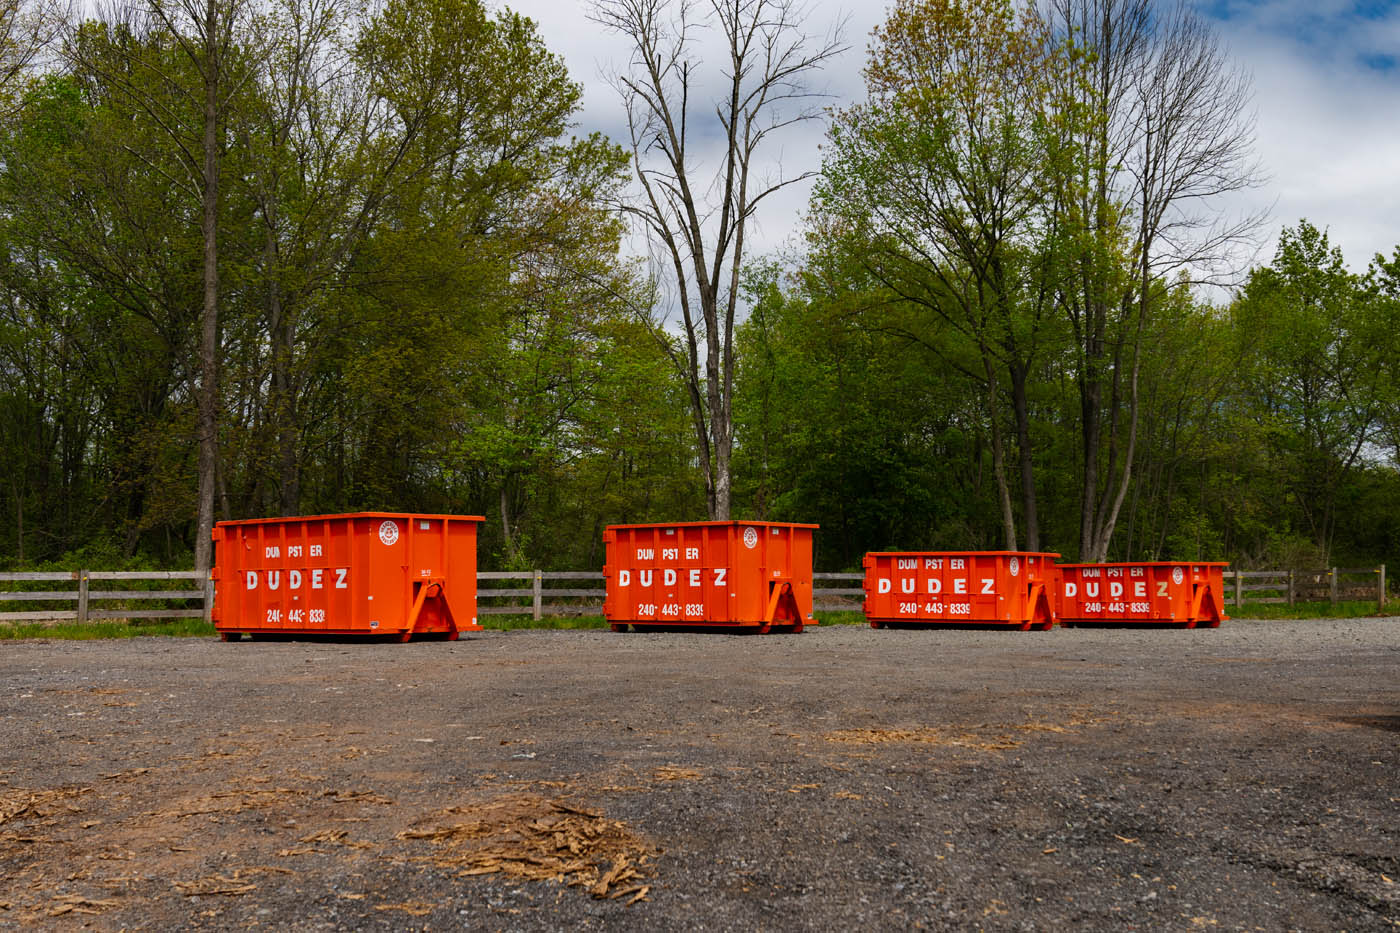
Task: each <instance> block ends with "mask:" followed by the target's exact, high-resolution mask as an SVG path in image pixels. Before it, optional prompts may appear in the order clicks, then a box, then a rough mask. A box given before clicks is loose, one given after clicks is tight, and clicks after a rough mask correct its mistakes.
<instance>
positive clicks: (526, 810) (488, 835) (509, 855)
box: [396, 794, 654, 903]
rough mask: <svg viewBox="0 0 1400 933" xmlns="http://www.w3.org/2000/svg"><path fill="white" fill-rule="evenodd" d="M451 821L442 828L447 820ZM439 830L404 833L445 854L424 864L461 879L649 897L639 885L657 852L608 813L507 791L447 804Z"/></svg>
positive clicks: (596, 894)
mask: <svg viewBox="0 0 1400 933" xmlns="http://www.w3.org/2000/svg"><path fill="white" fill-rule="evenodd" d="M447 818H451V819H453V822H450V823H446V824H445V825H444V823H443V820H444V819H447ZM433 822H435V823H436V825H430V826H427V827H422V828H414V829H408V830H404V831H403V832H400V833H399V834H398V835H397V836H396V838H397V839H401V840H408V841H412V840H426V841H428V842H431V843H433V844H434V845H435V846H436V847H437V848H439V849H440V850H441V851H439V852H437V853H435V854H433V855H431V856H427V857H426V859H427V860H428V861H431V862H432V864H433V865H435V866H437V867H439V868H451V869H456V871H457V874H458V876H459V877H464V878H465V877H471V876H474V875H489V874H494V873H496V872H500V873H501V874H504V875H507V876H510V877H512V878H523V879H527V880H530V881H553V882H557V883H559V884H564V885H567V886H568V887H583V888H584V889H586V890H587V891H588V893H589V894H590V895H592V896H593V897H596V898H608V899H615V898H619V897H626V896H629V895H630V896H631V897H632V901H631V902H632V903H635V902H636V901H638V900H642V899H643V898H645V897H646V892H647V890H649V888H648V887H647V886H646V885H644V884H641V883H640V880H641V879H642V878H643V877H644V876H645V875H644V873H645V872H646V870H647V863H648V861H649V860H650V858H651V857H652V855H653V854H654V852H653V851H652V849H651V847H650V846H648V845H647V844H646V843H645V842H644V841H643V840H642V839H641V837H639V836H638V835H637V834H636V833H634V832H633V831H632V830H631V829H629V828H628V827H627V826H626V825H625V824H623V823H621V822H619V821H617V820H609V819H606V818H605V817H604V816H603V814H602V812H600V811H596V810H590V809H587V808H584V807H580V806H579V805H577V804H573V803H569V802H566V801H563V800H550V799H548V798H545V797H541V796H539V795H536V794H507V795H504V796H501V797H497V798H495V799H492V800H488V801H485V802H483V803H478V804H472V805H467V806H456V807H449V808H448V809H447V810H446V811H444V813H443V814H442V817H440V818H439V819H438V820H435V821H433Z"/></svg>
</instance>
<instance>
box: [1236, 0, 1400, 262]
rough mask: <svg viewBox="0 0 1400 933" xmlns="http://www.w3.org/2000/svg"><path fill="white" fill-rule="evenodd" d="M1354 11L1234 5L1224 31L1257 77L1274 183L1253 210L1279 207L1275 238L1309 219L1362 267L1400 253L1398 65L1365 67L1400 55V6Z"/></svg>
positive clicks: (1261, 143)
mask: <svg viewBox="0 0 1400 933" xmlns="http://www.w3.org/2000/svg"><path fill="white" fill-rule="evenodd" d="M1373 6H1377V5H1374V4H1373ZM1357 7H1358V4H1356V3H1351V2H1339V0H1327V2H1299V0H1266V2H1262V3H1252V4H1239V3H1230V4H1227V9H1228V13H1229V15H1228V16H1227V18H1224V19H1219V20H1216V21H1215V25H1216V28H1217V29H1218V30H1219V32H1220V34H1221V36H1222V38H1223V39H1224V40H1225V42H1226V43H1227V44H1228V45H1229V48H1230V51H1231V53H1232V54H1233V56H1234V58H1235V60H1236V61H1237V62H1238V63H1239V64H1240V65H1241V66H1242V67H1244V68H1245V69H1246V70H1248V71H1250V72H1252V74H1253V76H1254V87H1255V101H1256V105H1257V110H1258V136H1257V145H1256V151H1257V153H1258V155H1259V158H1260V160H1261V162H1262V163H1263V167H1264V169H1265V171H1266V172H1267V173H1268V174H1269V176H1270V179H1269V182H1268V183H1267V184H1266V185H1265V186H1264V187H1263V188H1262V189H1260V190H1258V191H1255V192H1252V193H1251V195H1250V196H1249V203H1251V204H1252V205H1261V206H1269V205H1272V207H1273V211H1272V219H1271V223H1270V234H1271V235H1270V242H1271V243H1272V241H1273V240H1274V239H1276V237H1277V233H1278V231H1279V229H1280V228H1281V227H1283V226H1293V225H1295V224H1297V222H1298V221H1299V219H1300V218H1304V217H1306V218H1307V219H1308V220H1309V221H1310V222H1311V223H1313V224H1315V225H1316V226H1319V227H1323V228H1326V229H1327V230H1328V231H1329V234H1330V236H1331V240H1332V243H1333V244H1334V245H1336V246H1339V247H1341V249H1342V252H1343V255H1345V256H1346V258H1347V261H1348V263H1349V264H1350V265H1351V266H1352V267H1353V268H1355V269H1357V270H1360V269H1363V268H1364V267H1365V266H1366V264H1367V263H1368V262H1369V261H1370V259H1371V257H1372V256H1373V255H1374V254H1376V253H1378V252H1380V253H1385V254H1387V255H1389V254H1390V253H1391V252H1393V251H1394V249H1395V248H1396V246H1397V245H1400V222H1397V218H1400V185H1397V184H1396V181H1395V179H1396V178H1397V177H1400V119H1397V115H1400V80H1397V79H1400V69H1397V68H1396V67H1394V66H1392V67H1391V68H1389V69H1380V70H1378V69H1376V68H1374V67H1369V66H1368V65H1367V64H1366V61H1365V56H1383V55H1386V54H1389V55H1393V56H1400V8H1397V7H1396V6H1392V7H1391V9H1390V10H1389V11H1388V12H1386V13H1385V14H1383V15H1381V16H1379V17H1366V16H1363V15H1359V14H1358V13H1357V12H1356V9H1357ZM1267 253H1268V254H1267V255H1265V256H1263V257H1261V258H1262V260H1263V261H1268V259H1269V258H1270V256H1271V255H1272V247H1271V246H1270V248H1269V249H1268V250H1267Z"/></svg>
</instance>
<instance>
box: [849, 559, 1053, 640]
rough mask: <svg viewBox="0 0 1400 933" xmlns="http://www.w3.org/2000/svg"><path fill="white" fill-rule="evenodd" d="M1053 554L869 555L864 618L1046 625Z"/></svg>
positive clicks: (1049, 619) (880, 621) (1049, 617)
mask: <svg viewBox="0 0 1400 933" xmlns="http://www.w3.org/2000/svg"><path fill="white" fill-rule="evenodd" d="M1057 556H1058V555H1055V554H1047V553H1039V552H1022V551H1015V552H1011V551H981V552H979V551H962V552H954V551H944V552H927V551H909V552H888V553H871V554H867V555H866V557H865V560H864V561H863V564H864V567H865V581H864V589H865V592H866V600H865V614H866V617H867V618H868V619H869V620H870V621H871V622H872V623H873V624H876V625H883V624H886V623H914V622H918V623H927V622H949V623H977V624H991V625H1017V626H1025V625H1028V624H1031V623H1032V622H1034V623H1035V624H1036V625H1039V626H1041V627H1047V626H1049V625H1050V624H1052V623H1053V620H1054V614H1053V612H1048V611H1046V609H1045V606H1046V605H1047V602H1046V600H1049V599H1052V598H1053V591H1050V590H1048V589H1047V586H1048V584H1049V583H1050V581H1051V579H1052V577H1053V560H1054V558H1055V557H1057ZM1042 593H1043V594H1045V596H1044V600H1042V598H1041V594H1042ZM1033 597H1034V601H1033Z"/></svg>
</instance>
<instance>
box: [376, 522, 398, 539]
mask: <svg viewBox="0 0 1400 933" xmlns="http://www.w3.org/2000/svg"><path fill="white" fill-rule="evenodd" d="M379 540H380V541H383V542H384V543H385V544H393V543H394V542H395V541H397V540H399V526H398V525H396V524H394V523H393V522H391V521H385V522H384V523H383V524H382V525H380V526H379Z"/></svg>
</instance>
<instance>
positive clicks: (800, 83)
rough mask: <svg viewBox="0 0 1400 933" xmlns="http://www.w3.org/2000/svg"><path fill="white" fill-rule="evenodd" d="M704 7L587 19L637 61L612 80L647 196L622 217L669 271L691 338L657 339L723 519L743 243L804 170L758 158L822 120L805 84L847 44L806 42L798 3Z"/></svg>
mask: <svg viewBox="0 0 1400 933" xmlns="http://www.w3.org/2000/svg"><path fill="white" fill-rule="evenodd" d="M706 6H707V7H708V9H707V11H706V12H705V13H704V14H703V15H701V16H700V17H699V19H697V18H696V4H693V3H692V2H690V0H599V2H597V3H596V5H595V6H594V8H593V17H594V19H595V20H596V21H597V22H599V23H601V24H602V25H604V26H606V27H607V28H609V29H612V30H614V31H616V32H618V33H620V34H621V35H622V36H623V37H625V38H626V40H627V41H628V43H629V44H630V45H631V46H632V60H631V62H630V65H629V67H628V69H627V70H626V71H625V72H622V73H620V74H618V75H617V77H616V78H615V84H616V87H617V90H618V93H619V94H620V95H621V97H622V101H623V105H624V107H625V109H626V113H627V127H628V132H629V140H628V141H629V142H630V145H631V149H632V154H633V159H634V163H633V166H634V170H635V172H636V177H637V181H638V183H639V184H640V187H641V197H640V199H639V200H637V201H634V202H629V203H627V204H626V205H625V206H624V211H625V212H626V214H627V215H628V216H630V217H632V218H633V219H635V220H636V221H638V222H639V223H640V224H641V226H642V228H643V229H644V230H645V232H646V233H647V235H648V237H649V238H654V241H655V242H656V244H657V246H658V248H659V251H660V253H661V256H662V261H663V262H664V263H665V264H667V266H668V267H669V271H668V273H667V277H668V278H669V279H670V281H671V284H672V286H673V287H674V289H675V291H674V298H675V301H676V303H677V304H678V305H679V306H680V311H681V323H682V334H681V337H682V341H683V343H682V345H681V346H680V347H676V346H675V345H674V344H673V342H672V341H671V340H670V339H669V337H668V336H666V335H665V334H663V333H659V332H658V339H659V340H660V341H661V343H662V346H663V347H665V348H666V349H667V352H668V355H669V356H670V358H671V360H672V362H673V364H674V365H675V367H676V369H677V371H678V372H679V373H680V374H681V375H682V376H683V377H684V379H685V383H686V387H687V392H688V395H689V401H690V409H691V421H692V427H693V430H694V433H695V439H696V449H697V451H698V452H699V456H700V468H701V470H702V472H703V473H704V475H705V492H706V499H707V506H708V511H709V516H710V518H712V519H727V518H729V517H730V511H731V496H732V480H731V457H732V454H733V448H734V427H733V396H734V320H735V314H736V311H737V308H738V302H739V297H740V281H739V277H740V272H741V270H742V269H743V267H744V261H745V256H746V253H745V250H746V243H745V236H746V234H747V232H748V228H749V223H750V221H752V219H753V217H754V215H755V213H756V212H757V210H758V208H759V207H760V206H761V205H762V204H763V202H764V201H765V200H767V199H768V198H769V197H770V196H772V195H773V194H774V193H776V192H777V191H779V190H781V189H782V188H784V187H786V186H788V185H791V184H794V183H795V182H799V181H802V180H804V179H806V178H807V177H809V174H810V173H802V174H799V175H796V176H790V177H786V178H783V177H779V178H776V179H769V178H764V177H762V175H761V174H760V171H759V169H760V166H759V164H758V161H757V160H758V159H759V157H760V153H761V152H762V151H764V150H765V149H766V148H768V146H769V145H770V144H771V143H772V142H773V141H774V137H775V136H776V135H777V134H779V133H781V132H782V131H783V130H784V129H787V128H789V127H792V126H794V125H796V124H799V123H802V122H804V121H807V120H811V119H814V118H815V117H816V116H817V115H818V111H817V110H816V108H815V107H814V106H813V105H812V101H813V99H814V97H815V96H816V95H814V94H813V92H812V91H811V90H810V89H809V87H808V85H807V83H806V82H807V81H808V80H809V78H810V77H811V75H812V73H813V72H815V71H816V70H818V69H820V68H821V67H822V66H823V65H824V64H825V63H826V62H827V61H828V60H829V59H830V58H831V57H832V56H833V55H836V54H837V53H839V52H840V51H842V49H843V46H842V44H841V41H840V30H839V29H836V30H833V32H831V33H830V34H828V35H827V36H825V37H824V38H815V37H814V36H812V35H811V34H809V33H807V32H806V31H805V30H804V24H805V21H806V19H807V16H808V11H807V10H806V9H805V8H804V7H802V6H801V5H800V4H799V3H796V2H794V0H709V2H708V3H707V4H706ZM707 26H714V27H716V29H717V32H718V33H719V35H720V36H721V37H722V40H723V44H724V47H723V52H722V55H723V60H724V65H723V68H722V77H723V80H722V84H721V85H719V90H718V93H716V95H715V98H714V101H713V104H712V106H713V108H714V125H715V126H716V127H717V129H718V136H719V139H720V142H719V152H718V153H717V162H718V167H717V169H716V170H715V173H714V175H713V177H712V178H710V179H706V177H705V176H704V172H703V169H702V168H701V166H702V164H703V160H704V157H705V156H707V155H710V153H707V152H703V151H701V152H697V151H696V149H697V147H700V146H703V145H704V144H705V143H706V141H707V139H708V138H709V137H710V136H711V135H712V133H713V131H712V129H711V124H709V123H708V122H706V121H695V120H693V119H692V113H691V107H692V101H691V95H692V92H695V91H699V90H700V89H702V88H703V87H704V85H703V84H702V83H701V80H700V74H701V69H700V55H699V49H698V47H697V46H698V45H699V39H698V37H697V31H698V30H700V29H702V28H704V27H707ZM707 192H708V193H709V194H708V195H707ZM708 198H713V201H711V200H708ZM701 341H703V342H704V359H703V362H702V360H701V353H700V343H701Z"/></svg>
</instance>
